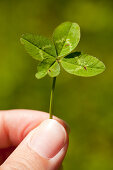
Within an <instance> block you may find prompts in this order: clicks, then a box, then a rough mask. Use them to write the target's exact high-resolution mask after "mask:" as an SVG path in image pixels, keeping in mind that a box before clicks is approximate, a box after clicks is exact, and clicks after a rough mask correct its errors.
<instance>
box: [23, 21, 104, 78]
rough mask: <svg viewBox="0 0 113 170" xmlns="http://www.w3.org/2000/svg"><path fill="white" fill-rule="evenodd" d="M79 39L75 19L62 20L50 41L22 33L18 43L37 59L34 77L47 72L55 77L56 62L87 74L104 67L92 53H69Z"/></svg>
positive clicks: (86, 75) (39, 76) (65, 67)
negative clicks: (72, 20) (71, 20)
mask: <svg viewBox="0 0 113 170" xmlns="http://www.w3.org/2000/svg"><path fill="white" fill-rule="evenodd" d="M79 41H80V27H79V25H78V24H76V23H72V22H64V23H62V24H61V25H59V26H58V27H57V28H56V29H55V31H54V33H53V42H52V41H50V40H49V39H47V38H45V37H43V36H40V35H33V34H24V35H23V36H22V37H21V43H22V44H23V45H24V46H25V49H26V50H27V52H28V53H29V54H30V55H31V56H32V57H33V58H34V59H36V60H39V61H40V63H39V64H38V67H37V69H38V72H37V73H36V78H37V79H41V78H42V77H44V76H46V75H47V74H48V75H49V76H50V77H57V76H58V75H59V73H60V65H61V66H62V67H63V68H64V70H65V71H67V72H68V73H70V74H74V75H77V76H83V77H90V76H95V75H97V74H100V73H102V72H103V71H104V70H105V65H104V64H103V62H101V61H100V60H98V59H97V58H96V57H93V56H90V55H88V54H83V53H81V52H73V53H71V52H72V51H73V50H74V49H75V47H76V46H77V45H78V43H79Z"/></svg>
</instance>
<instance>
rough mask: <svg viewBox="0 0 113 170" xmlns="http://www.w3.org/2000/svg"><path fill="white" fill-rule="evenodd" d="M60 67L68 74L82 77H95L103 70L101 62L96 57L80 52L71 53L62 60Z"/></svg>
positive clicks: (103, 66)
mask: <svg viewBox="0 0 113 170" xmlns="http://www.w3.org/2000/svg"><path fill="white" fill-rule="evenodd" d="M61 65H62V67H63V68H64V69H65V71H67V72H68V73H70V74H74V75H77V76H83V77H90V76H95V75H97V74H100V73H102V72H103V71H104V70H105V65H104V64H103V62H101V61H99V60H98V59H97V58H96V57H93V56H90V55H88V54H81V53H80V52H75V53H72V54H70V55H68V56H66V57H65V58H63V59H62V60H61Z"/></svg>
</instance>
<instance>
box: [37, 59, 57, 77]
mask: <svg viewBox="0 0 113 170" xmlns="http://www.w3.org/2000/svg"><path fill="white" fill-rule="evenodd" d="M54 62H55V58H54V57H51V58H48V59H45V60H43V61H42V62H41V63H39V65H38V67H37V69H38V72H37V73H36V75H35V76H36V78H37V79H41V78H43V77H44V76H46V75H47V73H48V71H49V68H50V67H51V66H52V65H53V64H54Z"/></svg>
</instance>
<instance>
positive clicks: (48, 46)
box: [42, 44, 51, 50]
mask: <svg viewBox="0 0 113 170" xmlns="http://www.w3.org/2000/svg"><path fill="white" fill-rule="evenodd" d="M50 47H51V45H50V44H48V45H45V46H43V47H42V49H43V50H44V49H45V48H50Z"/></svg>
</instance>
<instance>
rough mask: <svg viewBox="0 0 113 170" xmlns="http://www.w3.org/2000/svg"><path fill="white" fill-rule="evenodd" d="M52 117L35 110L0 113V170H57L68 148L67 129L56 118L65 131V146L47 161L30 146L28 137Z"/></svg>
mask: <svg viewBox="0 0 113 170" xmlns="http://www.w3.org/2000/svg"><path fill="white" fill-rule="evenodd" d="M48 118H49V114H48V113H45V112H41V111H33V110H9V111H0V165H1V166H0V170H10V169H12V170H13V169H15V170H20V169H22V170H31V169H33V170H37V169H38V170H58V169H59V168H60V167H61V164H62V161H63V159H64V157H65V155H66V152H67V148H68V129H69V128H68V126H67V124H66V123H65V122H64V121H63V120H61V119H59V118H57V117H53V119H55V120H57V121H58V122H59V123H60V124H61V125H62V126H63V127H64V128H65V130H66V144H65V146H64V147H63V149H61V151H59V152H58V154H57V155H56V156H54V157H53V159H50V160H48V159H45V158H43V157H41V156H40V155H38V154H37V153H36V152H34V151H33V150H32V149H31V148H30V147H28V145H27V140H28V138H29V134H32V133H33V131H34V130H35V129H36V128H37V127H38V126H39V125H40V124H41V123H42V122H43V121H44V120H46V119H48Z"/></svg>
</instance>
